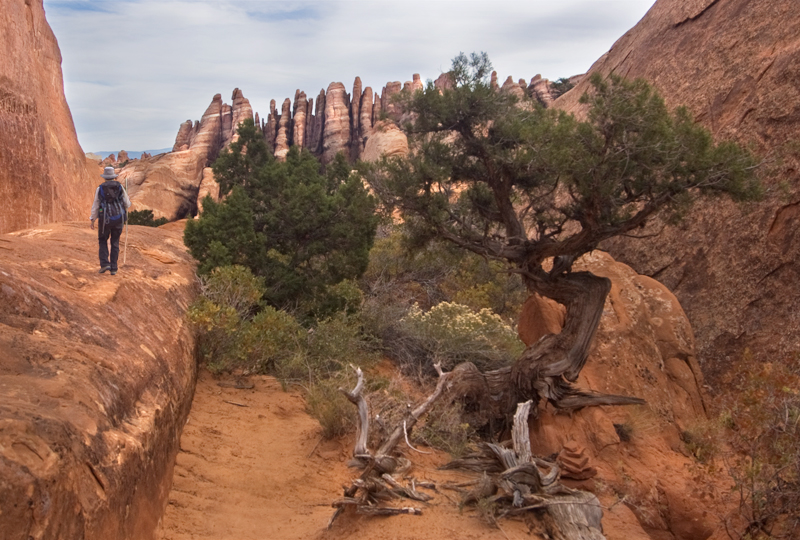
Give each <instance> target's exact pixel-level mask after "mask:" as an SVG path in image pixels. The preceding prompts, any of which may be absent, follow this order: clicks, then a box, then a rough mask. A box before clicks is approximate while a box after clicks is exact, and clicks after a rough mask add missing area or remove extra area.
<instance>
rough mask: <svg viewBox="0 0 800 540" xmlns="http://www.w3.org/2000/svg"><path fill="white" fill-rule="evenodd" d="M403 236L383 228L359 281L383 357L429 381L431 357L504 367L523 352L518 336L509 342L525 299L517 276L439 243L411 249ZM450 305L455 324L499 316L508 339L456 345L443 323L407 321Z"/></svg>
mask: <svg viewBox="0 0 800 540" xmlns="http://www.w3.org/2000/svg"><path fill="white" fill-rule="evenodd" d="M402 229H403V227H402V226H394V227H391V228H388V229H384V231H383V234H382V237H381V238H379V239H378V240H376V242H375V246H374V247H373V249H372V251H371V253H370V264H369V266H368V268H367V271H366V273H365V274H364V277H363V278H362V280H361V283H362V289H363V290H364V296H365V297H364V301H363V304H362V308H361V313H362V316H361V320H362V321H363V324H364V330H365V332H366V333H368V334H370V335H372V336H375V337H376V338H377V340H378V343H379V344H380V346H381V348H382V350H383V351H384V354H386V355H387V356H389V357H390V358H391V359H392V360H393V361H395V362H396V363H397V364H399V365H400V366H401V367H402V368H403V369H404V370H405V371H406V373H408V374H411V375H416V376H419V375H434V370H433V367H432V366H433V362H434V361H435V359H434V355H436V356H437V357H440V358H441V359H442V360H443V361H444V363H445V364H446V365H448V366H450V365H452V363H453V362H454V361H457V360H459V359H469V360H470V361H475V362H477V363H478V364H479V365H487V362H488V364H493V365H494V364H495V363H496V362H500V363H501V364H505V362H506V361H507V360H508V358H509V357H510V356H512V355H514V354H516V352H517V350H518V347H521V343H520V342H519V341H518V339H517V338H516V336H515V335H514V337H513V338H510V335H511V334H512V333H513V332H511V330H510V327H509V326H508V325H509V324H514V321H515V317H517V316H518V314H519V311H520V307H521V305H522V303H523V302H524V300H525V299H526V298H527V296H528V293H527V291H526V289H525V286H524V285H523V284H522V280H521V279H520V277H519V275H518V274H515V273H508V272H507V271H506V265H504V264H502V263H500V262H499V261H492V260H487V259H485V258H483V257H478V256H476V255H474V254H471V253H469V252H466V251H464V250H459V249H457V248H455V247H453V246H452V245H450V244H447V243H444V242H431V243H429V244H427V245H425V246H422V247H418V248H414V246H409V245H408V244H407V243H406V239H407V236H405V235H404V234H403V231H402ZM450 303H456V304H462V306H461V307H459V308H458V311H459V313H453V314H451V315H452V316H454V317H461V316H464V315H466V316H467V317H472V316H475V317H478V315H477V314H479V313H484V315H485V316H486V317H487V318H488V317H489V315H490V314H491V313H494V314H496V315H500V316H501V317H502V321H501V323H502V325H503V326H504V327H505V329H506V330H508V332H506V331H504V332H503V334H502V336H490V335H488V334H487V333H485V332H484V330H485V328H482V329H480V330H478V334H477V335H475V336H461V337H463V339H461V337H459V338H453V337H452V336H450V335H449V334H448V331H447V330H446V328H447V324H446V321H443V320H440V321H438V322H439V323H441V324H442V328H438V329H437V328H434V326H432V325H426V324H416V323H415V324H414V325H411V324H409V323H410V321H412V320H414V321H416V318H413V317H412V318H408V315H409V311H410V310H412V309H413V310H415V311H416V312H420V311H421V312H425V311H428V310H430V309H431V308H433V307H434V306H437V305H439V307H438V308H435V309H434V310H433V313H434V315H435V314H436V313H440V314H441V313H443V311H444V308H445V306H447V305H449V304H450ZM412 306H416V307H413V308H412ZM431 317H432V316H431ZM491 318H492V319H494V317H491ZM498 320H500V319H498ZM412 326H413V327H412ZM448 336H449V337H448ZM496 338H499V340H498V341H497V342H496V343H492V344H491V346H490V347H489V348H488V349H487V340H493V339H496ZM509 345H510V346H509ZM476 351H477V352H476ZM480 351H484V352H483V353H481V352H480Z"/></svg>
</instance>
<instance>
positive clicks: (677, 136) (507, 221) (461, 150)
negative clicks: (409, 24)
mask: <svg viewBox="0 0 800 540" xmlns="http://www.w3.org/2000/svg"><path fill="white" fill-rule="evenodd" d="M491 71H492V68H491V63H490V62H489V59H488V57H487V56H486V54H485V53H482V54H474V53H473V54H472V55H471V57H469V58H468V57H467V56H466V55H464V54H463V53H462V54H461V55H459V56H458V57H456V58H455V59H454V61H453V65H452V71H450V73H449V76H450V82H451V85H450V88H448V89H442V90H440V89H439V88H436V87H434V85H433V84H432V83H431V82H428V84H427V86H426V87H425V88H424V89H423V90H422V91H419V92H416V93H415V94H406V95H405V96H404V98H403V106H404V107H405V110H407V111H408V112H410V113H412V115H411V117H412V118H413V121H412V122H411V123H409V124H407V125H406V126H404V129H405V130H406V132H407V133H408V135H409V147H410V151H409V154H408V156H407V157H405V158H391V159H385V160H383V161H382V162H380V163H379V164H377V165H375V166H371V167H367V166H365V169H364V174H365V175H366V177H367V178H368V180H369V183H370V184H371V186H372V187H373V189H374V190H375V192H376V193H377V194H378V195H379V197H380V198H381V199H382V202H383V203H384V204H385V205H386V207H387V208H388V209H390V210H392V211H397V212H399V214H400V215H401V216H402V218H403V219H404V220H405V222H406V224H407V225H408V229H409V230H410V231H411V236H412V240H414V241H416V242H417V243H424V242H426V241H428V240H431V239H444V240H447V241H449V242H452V243H453V244H455V245H457V246H460V247H461V248H463V249H466V250H469V251H472V252H474V253H477V254H479V255H481V256H483V257H487V258H489V259H497V260H501V261H505V262H506V263H507V264H508V265H509V270H510V271H513V272H518V273H519V274H520V275H521V276H522V278H523V279H524V282H525V284H526V286H527V288H528V290H529V291H530V292H531V293H538V294H540V295H542V296H546V297H548V298H551V299H553V300H555V301H557V302H559V303H560V304H563V305H564V306H565V307H566V323H565V327H564V329H563V331H562V332H561V333H560V334H558V335H549V336H547V337H545V338H543V339H541V340H539V342H537V343H536V344H534V345H532V346H530V347H529V348H528V349H527V350H526V351H525V352H524V353H523V354H522V356H521V357H520V358H519V359H518V360H517V361H516V362H515V363H514V364H513V366H511V367H510V368H507V369H501V370H496V371H492V372H488V373H479V372H478V371H477V369H476V368H475V367H474V366H470V365H462V366H459V367H458V368H456V369H457V370H458V371H459V376H458V377H457V379H456V380H458V381H459V382H458V384H457V385H456V386H458V388H456V389H455V391H456V392H458V393H460V395H462V396H469V397H470V400H472V401H473V402H475V403H476V404H477V405H478V406H480V407H483V408H485V409H491V411H490V412H491V413H493V414H494V415H495V416H503V415H505V414H508V413H509V412H510V411H513V407H514V406H515V405H516V403H517V402H521V401H525V400H527V399H530V398H533V399H534V400H536V401H538V400H539V399H540V398H546V399H548V400H550V401H551V402H552V403H553V404H554V405H555V406H557V407H560V408H562V409H571V408H578V407H583V406H586V405H593V404H613V403H631V402H635V401H637V400H635V399H631V398H625V397H620V396H607V395H600V394H594V393H588V392H582V391H580V390H578V389H577V388H575V387H574V386H573V385H572V383H573V382H574V381H575V380H576V379H577V377H578V374H579V373H580V371H581V369H582V367H583V366H584V363H585V362H586V358H587V356H588V352H589V347H590V344H591V342H592V339H593V336H594V334H595V331H596V330H597V327H598V324H599V321H600V316H601V314H602V311H603V305H604V302H605V299H606V296H607V294H608V292H609V290H610V281H609V280H608V279H606V278H603V277H598V276H595V275H593V274H592V273H590V272H585V271H583V272H573V271H572V264H573V262H574V261H575V260H576V259H577V258H579V257H580V256H581V255H583V254H585V253H588V252H590V251H592V250H594V249H595V248H597V246H598V244H600V242H602V241H603V240H606V239H608V238H611V237H614V236H618V235H623V234H627V233H630V232H631V231H634V230H635V229H637V228H639V227H642V226H643V225H644V224H645V223H646V222H647V221H648V220H649V219H651V218H653V217H654V216H656V215H658V214H663V213H665V212H668V213H669V212H672V213H676V212H680V210H681V209H683V208H685V205H686V204H688V203H689V202H690V201H691V200H692V199H693V198H694V197H696V196H700V195H710V194H720V195H722V194H724V195H728V196H731V197H733V198H734V199H737V200H746V199H751V198H754V197H757V196H758V195H759V193H760V187H759V183H758V181H757V180H756V178H755V175H754V167H755V160H754V158H753V156H752V155H750V154H749V153H748V152H747V151H745V150H742V149H741V148H739V147H738V146H736V145H735V144H733V143H730V142H720V143H715V142H714V141H713V140H712V137H711V135H710V134H709V133H708V132H707V131H706V130H705V129H703V128H702V127H700V126H698V125H696V124H695V123H694V122H693V121H692V118H691V116H690V114H689V112H688V111H687V110H686V109H685V108H678V109H676V110H675V111H674V112H670V110H669V109H668V108H667V107H666V105H665V103H664V101H663V99H662V98H661V97H660V96H659V95H658V94H657V93H656V92H655V91H654V90H653V89H652V88H651V87H650V86H649V85H648V84H647V83H646V82H645V81H643V80H635V81H628V80H624V79H622V78H620V77H618V76H615V75H612V76H609V77H608V78H605V79H604V78H601V77H599V76H596V75H595V76H593V77H592V79H591V83H592V88H591V90H590V91H589V92H588V93H587V94H586V95H584V96H583V98H582V99H581V102H582V103H583V104H585V106H586V107H587V108H588V113H587V116H586V119H585V120H578V119H576V118H575V117H573V116H571V115H568V114H566V113H565V112H563V111H559V110H556V109H544V108H541V107H539V106H538V105H536V104H535V103H534V102H533V101H532V100H530V99H527V98H523V99H522V100H519V99H518V98H516V97H514V95H513V94H511V93H504V92H503V91H498V90H495V89H493V88H492V87H491V85H490V83H489V80H488V77H489V74H490V73H491Z"/></svg>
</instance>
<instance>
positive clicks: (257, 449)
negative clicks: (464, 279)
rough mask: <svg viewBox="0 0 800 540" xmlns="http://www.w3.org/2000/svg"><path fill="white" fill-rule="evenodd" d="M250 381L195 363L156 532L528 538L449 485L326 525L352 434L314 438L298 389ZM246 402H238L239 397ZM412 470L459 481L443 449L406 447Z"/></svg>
mask: <svg viewBox="0 0 800 540" xmlns="http://www.w3.org/2000/svg"><path fill="white" fill-rule="evenodd" d="M251 382H253V383H254V384H255V387H254V388H253V389H248V390H239V389H236V388H230V387H220V386H218V385H217V381H215V380H214V379H213V378H212V377H211V376H210V375H209V374H208V373H207V372H205V371H202V372H201V375H200V379H199V380H198V383H197V391H196V393H195V397H194V403H193V406H192V412H191V414H190V415H189V420H188V422H187V424H186V427H185V428H184V431H183V436H182V437H181V451H180V453H179V454H178V457H177V461H176V465H175V473H174V481H173V486H172V491H171V493H170V496H169V504H168V506H167V511H166V513H165V515H164V517H163V519H162V522H161V527H160V530H159V533H158V538H159V539H160V540H189V539H191V540H203V539H209V540H211V539H214V540H228V539H230V540H234V539H235V540H250V539H253V540H255V539H259V540H260V539H277V540H284V539H285V540H290V539H304V540H308V539H312V538H314V539H320V540H340V539H345V538H381V539H385V540H422V539H431V540H433V539H437V540H438V539H441V538H459V539H487V540H490V539H491V540H495V539H496V540H507V539H512V540H513V539H522V538H532V537H531V536H529V535H528V532H527V526H526V525H525V524H524V523H521V522H514V521H503V522H502V528H503V530H502V531H501V530H498V529H496V528H491V527H489V526H488V525H486V524H485V523H484V522H483V521H481V520H480V519H479V518H478V517H477V516H476V515H475V513H474V511H472V510H464V512H463V513H460V512H459V509H458V507H457V506H456V504H455V496H454V494H453V493H452V492H450V493H448V492H440V493H438V494H434V496H435V498H434V500H433V501H432V504H430V505H429V506H426V507H425V508H424V510H423V515H422V516H394V517H389V518H364V517H361V516H347V515H345V516H343V517H342V518H340V519H339V520H337V521H336V523H335V524H334V526H333V528H332V529H331V530H330V531H328V530H326V528H325V527H326V525H327V523H328V520H329V519H330V517H331V515H332V512H333V509H332V508H331V507H330V502H331V501H332V500H334V499H335V498H337V497H339V496H341V493H342V485H343V484H345V483H348V482H349V479H350V478H352V477H353V476H355V472H354V470H352V469H348V468H347V466H346V463H345V462H346V460H347V459H348V458H349V451H350V450H351V449H352V444H351V443H350V442H349V441H325V442H321V441H320V436H319V432H320V427H319V424H318V423H317V422H316V420H314V419H312V418H311V417H309V416H308V415H307V414H306V413H305V404H304V402H303V399H302V397H301V396H300V395H298V394H296V393H286V392H283V391H282V390H281V387H280V384H279V383H278V382H277V381H276V380H275V379H273V378H271V377H254V378H253V379H251ZM240 405H244V406H240ZM410 457H411V458H412V461H414V463H415V469H414V470H413V471H412V473H411V474H413V475H414V476H415V477H416V478H420V479H432V480H434V481H437V482H441V481H444V480H445V479H450V480H455V481H463V480H464V479H465V478H466V477H465V476H463V475H460V474H458V473H445V472H440V471H437V470H436V467H437V466H438V465H440V464H441V463H443V462H444V461H445V460H446V456H444V455H442V454H435V455H432V456H423V455H420V454H415V455H413V456H410Z"/></svg>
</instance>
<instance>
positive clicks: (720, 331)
mask: <svg viewBox="0 0 800 540" xmlns="http://www.w3.org/2000/svg"><path fill="white" fill-rule="evenodd" d="M799 32H800V3H798V2H796V1H794V0H728V1H724V2H721V1H717V0H694V1H688V0H658V1H657V2H656V3H655V5H653V7H652V8H651V9H650V11H649V12H648V13H647V14H646V15H645V17H644V18H643V19H642V20H641V21H640V22H639V23H638V24H637V25H636V26H635V27H634V28H632V29H631V30H630V31H629V32H627V33H626V34H625V35H624V36H623V37H621V38H620V39H619V40H618V41H617V42H616V43H615V44H614V46H613V47H612V48H611V50H610V51H609V52H608V53H607V54H606V55H604V56H603V57H602V58H600V59H599V60H598V61H597V62H596V63H595V64H594V65H593V66H592V68H591V70H590V74H591V73H600V74H606V73H610V72H614V73H617V74H620V75H623V76H626V77H643V78H645V79H647V80H649V81H650V82H652V83H653V84H654V85H655V86H656V87H657V88H658V89H659V90H660V92H661V94H662V95H663V96H664V98H665V99H666V101H667V104H668V105H670V106H677V105H684V104H685V105H687V106H688V107H689V109H690V111H691V112H692V113H693V114H694V115H695V118H696V119H697V120H698V121H700V122H702V123H703V124H705V125H706V127H708V128H709V129H710V130H711V131H712V133H713V134H714V135H715V136H716V137H718V138H727V139H734V140H737V141H739V142H742V143H745V144H754V145H755V146H756V148H757V149H758V150H760V151H761V152H762V155H764V156H766V159H767V163H766V165H765V166H764V167H763V177H764V179H765V181H766V183H767V185H768V193H767V197H766V199H765V200H764V201H763V202H762V203H759V204H757V205H752V206H750V207H748V208H747V209H744V210H743V209H741V208H739V207H737V206H736V205H735V204H734V203H730V202H726V201H716V200H713V201H707V202H703V203H701V204H699V205H698V206H697V207H696V208H695V209H694V210H693V211H692V212H691V213H690V214H689V216H687V218H686V219H685V221H684V222H683V223H682V224H679V225H677V226H668V227H666V229H665V230H664V231H663V233H662V234H661V235H660V236H659V237H658V238H657V239H655V240H653V239H650V240H636V239H631V238H625V239H616V240H614V241H613V242H609V243H608V245H607V246H606V247H608V248H609V249H611V251H612V252H613V253H614V255H615V256H616V257H618V258H619V259H620V260H624V261H626V262H628V263H629V264H631V265H632V266H634V267H635V268H636V269H637V270H638V271H640V272H642V273H645V274H648V275H651V276H653V277H656V278H657V279H658V280H659V281H661V282H663V283H664V284H666V285H667V286H668V287H670V289H671V290H673V291H674V292H675V294H676V295H677V296H678V298H679V299H680V301H681V304H682V305H683V306H684V308H685V309H686V312H687V314H688V315H689V318H690V320H691V321H692V325H693V327H694V330H695V332H696V335H697V339H698V353H699V355H700V356H701V357H702V358H703V359H704V360H705V361H707V363H706V364H705V365H704V370H705V371H706V373H707V374H708V375H709V377H710V381H711V382H712V383H713V382H715V381H716V380H717V375H716V374H717V373H719V372H721V371H722V370H724V369H725V366H726V365H727V364H728V362H729V361H730V360H732V359H736V358H737V357H738V356H739V355H741V354H742V351H743V350H744V349H745V348H750V349H751V350H752V351H753V352H754V353H755V354H757V355H758V356H760V357H763V358H769V359H780V358H781V357H785V356H786V355H789V354H794V353H796V352H797V351H798V350H800V319H798V317H797V313H798V312H800V289H798V287H797V286H796V283H798V282H800V234H797V226H796V223H797V219H798V216H800V210H798V209H799V208H800V178H799V177H798V173H797V171H798V170H800V154H798V152H797V150H796V148H793V147H792V145H791V144H787V141H793V140H794V139H796V137H797V133H798V131H800V42H798V41H797V35H798V33H799ZM587 89H588V81H584V82H581V83H579V84H578V85H577V86H576V87H575V88H574V89H573V90H571V91H570V92H568V93H567V94H565V95H564V96H563V97H561V98H559V100H558V101H557V102H556V106H559V107H561V108H564V109H566V110H568V111H580V110H581V109H580V105H579V104H578V98H579V97H580V96H581V95H582V94H583V93H584V92H585V91H586V90H587ZM661 226H662V225H661V224H654V226H653V230H652V231H645V232H644V233H643V236H647V234H648V233H650V232H655V231H658V230H660V228H661Z"/></svg>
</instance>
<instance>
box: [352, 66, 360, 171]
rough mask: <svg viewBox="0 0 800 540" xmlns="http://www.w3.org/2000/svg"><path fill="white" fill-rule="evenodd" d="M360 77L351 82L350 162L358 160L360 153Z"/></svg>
mask: <svg viewBox="0 0 800 540" xmlns="http://www.w3.org/2000/svg"><path fill="white" fill-rule="evenodd" d="M361 97H362V95H361V77H356V80H355V81H354V82H353V95H352V100H351V102H350V156H349V158H350V161H355V160H357V159H358V156H359V154H360V153H361V140H360V136H359V133H360V128H359V124H360V123H361Z"/></svg>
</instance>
